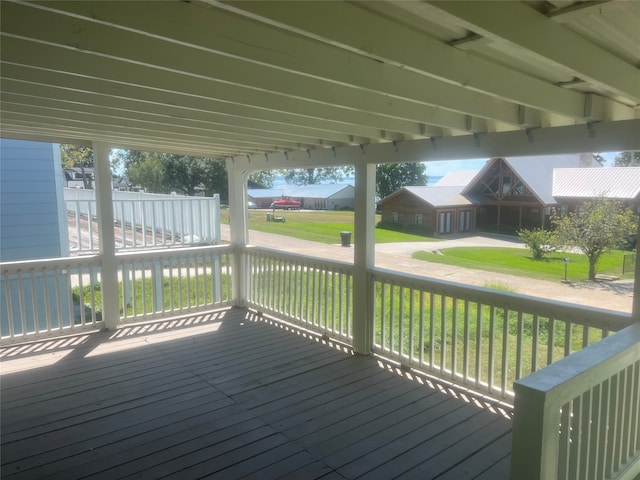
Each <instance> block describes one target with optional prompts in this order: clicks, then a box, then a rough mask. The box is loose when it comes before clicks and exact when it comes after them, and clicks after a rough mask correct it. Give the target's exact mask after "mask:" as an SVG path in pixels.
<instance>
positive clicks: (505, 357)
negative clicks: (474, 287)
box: [500, 307, 509, 397]
mask: <svg viewBox="0 0 640 480" xmlns="http://www.w3.org/2000/svg"><path fill="white" fill-rule="evenodd" d="M508 361H509V309H508V308H507V307H505V308H504V313H503V318H502V363H501V365H500V370H501V371H500V391H501V394H502V396H503V397H505V396H506V395H507V382H508V378H509V376H508V373H509V372H508Z"/></svg>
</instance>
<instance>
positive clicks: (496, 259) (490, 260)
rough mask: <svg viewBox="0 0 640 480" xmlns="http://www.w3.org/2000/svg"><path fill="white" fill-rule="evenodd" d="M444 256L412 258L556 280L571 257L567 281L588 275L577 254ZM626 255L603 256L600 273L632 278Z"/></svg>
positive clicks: (485, 251)
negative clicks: (624, 266)
mask: <svg viewBox="0 0 640 480" xmlns="http://www.w3.org/2000/svg"><path fill="white" fill-rule="evenodd" d="M441 253H442V255H436V254H433V253H430V252H416V253H414V254H413V258H417V259H419V260H425V261H428V262H434V263H443V264H447V265H456V266H459V267H466V268H475V269H477V270H489V271H491V272H500V273H507V274H511V275H517V276H522V277H531V278H536V279H540V280H553V281H557V280H558V279H562V278H564V269H565V263H564V261H563V260H564V259H565V258H568V259H569V264H568V265H567V279H568V280H569V281H580V280H586V279H587V277H588V272H589V262H588V260H587V257H586V256H585V255H582V254H577V253H564V252H558V253H553V254H550V255H549V256H548V257H547V258H545V259H542V260H533V258H531V252H530V251H529V250H526V249H518V248H491V247H459V248H447V249H443V250H441ZM625 253H627V254H628V253H629V252H623V251H620V250H615V251H612V252H609V253H606V254H605V255H603V256H602V257H601V258H600V262H599V263H598V268H597V272H598V273H602V274H607V275H617V276H619V277H622V278H632V273H627V274H625V275H624V276H623V275H622V259H623V255H624V254H625Z"/></svg>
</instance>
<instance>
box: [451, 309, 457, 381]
mask: <svg viewBox="0 0 640 480" xmlns="http://www.w3.org/2000/svg"><path fill="white" fill-rule="evenodd" d="M451 302H452V309H451V378H452V379H455V378H456V374H457V373H458V299H457V297H451Z"/></svg>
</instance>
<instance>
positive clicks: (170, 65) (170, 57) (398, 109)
mask: <svg viewBox="0 0 640 480" xmlns="http://www.w3.org/2000/svg"><path fill="white" fill-rule="evenodd" d="M2 34H3V36H4V39H3V43H4V42H7V41H8V40H9V39H15V40H17V39H29V40H30V41H34V43H35V42H37V45H38V46H39V47H44V46H55V47H58V48H59V49H60V50H67V51H68V52H69V53H73V54H74V55H73V56H74V59H73V60H71V62H70V63H69V64H68V65H69V66H70V67H71V68H74V71H76V72H81V73H82V74H84V75H91V73H92V71H91V70H90V69H89V68H87V66H86V64H87V62H88V58H89V57H94V58H95V59H98V60H99V61H104V60H107V59H115V60H117V62H118V65H117V66H116V71H115V73H117V74H119V73H120V71H122V70H126V69H128V68H129V67H130V66H139V65H145V66H147V67H148V68H151V69H153V70H154V72H152V73H151V75H153V76H163V75H165V74H167V73H172V74H179V75H181V76H182V77H183V79H182V82H183V83H184V82H187V83H189V82H190V81H191V80H192V79H204V80H208V81H212V82H216V83H217V84H218V85H220V86H222V85H224V86H227V87H229V86H235V87H237V88H242V89H243V90H245V91H251V92H253V93H254V94H258V95H261V96H262V97H273V96H277V97H278V100H277V101H278V102H281V101H284V100H285V99H287V100H290V101H300V100H304V101H306V102H309V103H310V104H312V106H310V110H311V111H313V109H314V108H316V107H317V106H322V105H324V106H327V107H333V108H341V109H345V110H349V111H355V112H359V113H369V114H372V113H376V114H380V116H384V117H387V118H392V119H399V120H403V121H408V122H412V123H416V122H423V123H424V119H429V123H430V124H432V125H437V126H441V127H445V128H459V125H460V123H461V121H462V117H463V115H462V114H461V113H456V112H453V111H450V110H446V109H443V108H441V107H436V106H433V105H429V104H427V103H426V102H421V101H419V100H416V99H411V100H409V99H405V98H400V97H397V96H394V95H391V94H384V93H380V92H376V91H373V90H365V89H361V88H355V87H351V86H348V85H344V84H338V83H335V82H328V81H324V80H320V79H316V78H312V77H309V76H305V75H298V74H296V73H293V72H288V71H284V70H280V69H274V68H271V67H268V66H265V65H261V64H257V63H254V62H248V61H245V60H242V59H238V58H235V57H232V56H228V55H225V54H220V53H217V52H212V51H205V50H203V49H198V48H191V47H189V46H185V45H183V44H179V43H175V42H165V41H161V40H159V39H156V38H152V37H150V36H147V35H138V34H134V33H131V32H129V31H126V30H114V29H113V28H110V27H107V26H105V25H102V24H95V23H93V24H88V23H87V22H86V21H84V20H82V19H77V18H73V17H67V16H64V15H56V18H51V14H50V13H49V12H44V11H41V10H34V9H30V8H27V6H26V5H23V4H12V3H9V4H8V6H6V7H5V8H4V12H3V16H2ZM57 55H59V53H57V54H56V56H57ZM29 60H30V61H31V60H33V57H31V58H30V59H29ZM65 65H67V64H65ZM65 69H66V67H65ZM385 78H386V76H385ZM216 88H218V86H216ZM416 90H419V89H418V88H416ZM476 96H478V97H481V95H480V94H476ZM432 100H433V102H434V103H437V99H436V98H433V99H432ZM460 107H461V108H462V107H463V105H460ZM481 107H483V108H481ZM467 109H470V110H472V111H473V115H474V116H477V114H479V113H481V110H485V113H484V115H485V116H491V117H495V118H494V119H495V120H497V121H500V122H502V123H508V124H512V125H517V124H518V123H517V121H518V115H517V111H518V109H517V106H516V105H508V104H506V103H504V102H500V101H499V100H497V99H491V98H489V99H488V101H486V102H483V101H482V98H477V99H476V100H475V101H473V102H471V103H470V105H469V106H468V107H467ZM383 129H384V130H388V131H397V130H396V129H395V128H383Z"/></svg>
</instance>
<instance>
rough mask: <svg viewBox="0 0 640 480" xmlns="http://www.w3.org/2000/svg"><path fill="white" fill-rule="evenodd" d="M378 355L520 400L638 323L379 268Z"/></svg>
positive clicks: (373, 278) (375, 277) (375, 304)
mask: <svg viewBox="0 0 640 480" xmlns="http://www.w3.org/2000/svg"><path fill="white" fill-rule="evenodd" d="M370 281H371V282H372V284H373V285H374V290H373V291H374V294H373V296H374V298H373V300H372V302H373V316H374V319H375V328H374V336H375V338H374V347H373V350H374V352H376V353H379V354H380V355H383V356H385V357H388V358H392V359H394V360H397V361H398V362H400V363H401V364H403V365H405V366H409V367H413V368H416V369H418V370H422V371H426V372H429V373H432V374H434V375H436V376H438V377H440V378H442V379H445V380H449V381H451V382H455V383H457V384H460V385H465V386H468V387H470V388H472V389H474V390H476V391H481V392H486V393H488V394H490V395H491V396H493V397H494V398H502V399H503V400H505V401H507V402H512V401H513V390H512V384H513V382H514V381H515V380H517V379H519V378H522V377H524V376H526V375H529V374H530V373H531V372H534V371H536V370H539V369H541V368H543V367H545V366H546V365H549V364H551V363H553V362H555V361H557V360H560V359H561V358H564V357H567V356H569V355H571V354H572V353H573V352H576V351H578V350H581V349H582V348H584V347H586V346H587V345H590V344H592V343H595V342H597V341H599V340H601V339H602V338H604V337H606V336H607V335H609V333H611V332H615V331H618V330H620V329H622V328H624V327H626V326H628V325H629V324H630V323H631V320H630V317H629V315H627V314H624V313H619V312H614V311H611V310H604V309H597V308H589V307H580V306H577V305H573V304H566V303H562V302H555V301H552V300H544V301H542V300H540V299H537V298H534V297H526V296H523V295H519V294H513V293H509V292H501V291H497V290H489V289H486V288H480V287H473V286H466V285H461V284H456V283H452V282H445V281H441V280H430V279H427V278H424V277H419V276H413V275H407V274H399V273H397V272H392V271H386V270H382V269H375V270H373V271H372V272H370Z"/></svg>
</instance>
